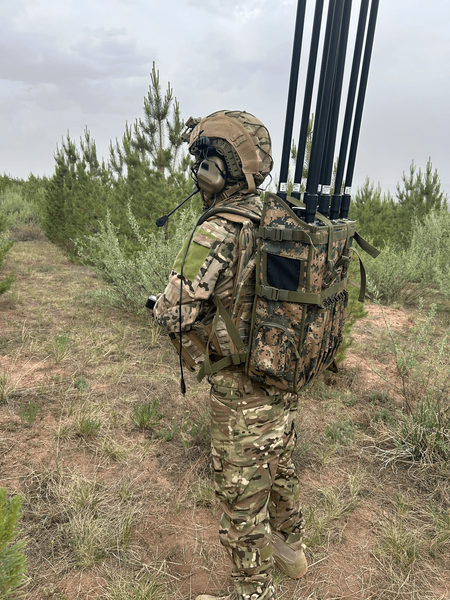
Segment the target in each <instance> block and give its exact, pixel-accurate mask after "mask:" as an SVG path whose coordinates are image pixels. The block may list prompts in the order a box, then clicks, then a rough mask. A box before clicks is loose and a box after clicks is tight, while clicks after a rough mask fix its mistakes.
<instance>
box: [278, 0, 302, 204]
mask: <svg viewBox="0 0 450 600" xmlns="http://www.w3.org/2000/svg"><path fill="white" fill-rule="evenodd" d="M305 12H306V0H298V4H297V16H296V19H295V34H294V47H293V49H292V62H291V75H290V79H289V92H288V102H287V108H286V122H285V126H284V138H283V150H282V153H281V167H280V184H279V186H278V195H279V196H280V198H282V199H283V200H286V196H287V180H288V171H289V159H290V153H291V140H292V129H293V126H294V113H295V103H296V99H297V86H298V72H299V68H300V54H301V49H302V39H303V28H304V23H305Z"/></svg>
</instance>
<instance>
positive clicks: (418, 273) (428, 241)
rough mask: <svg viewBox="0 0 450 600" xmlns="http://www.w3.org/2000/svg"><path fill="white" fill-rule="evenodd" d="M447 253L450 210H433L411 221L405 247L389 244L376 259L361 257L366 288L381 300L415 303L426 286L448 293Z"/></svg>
mask: <svg viewBox="0 0 450 600" xmlns="http://www.w3.org/2000/svg"><path fill="white" fill-rule="evenodd" d="M449 256H450V213H449V211H448V210H447V209H446V208H441V209H433V210H431V211H430V212H429V213H428V214H427V215H425V217H424V219H423V222H420V221H419V220H418V219H416V220H415V221H414V226H413V230H412V236H411V240H410V244H409V246H408V247H407V248H401V247H400V246H393V245H389V244H388V245H386V246H385V247H384V248H383V250H382V252H381V254H380V256H378V257H377V258H376V259H373V258H371V257H370V256H367V257H364V265H365V267H366V271H367V281H368V290H369V292H370V293H371V294H372V295H373V296H374V297H375V298H377V299H379V300H380V301H382V302H393V301H395V300H403V301H404V302H407V303H411V302H417V301H418V299H419V297H420V296H421V295H422V292H421V290H423V289H424V288H426V287H427V288H432V289H436V290H438V291H440V292H441V293H442V294H444V295H447V296H450V261H449V260H448V257H449ZM411 284H412V285H411Z"/></svg>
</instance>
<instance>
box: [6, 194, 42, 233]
mask: <svg viewBox="0 0 450 600" xmlns="http://www.w3.org/2000/svg"><path fill="white" fill-rule="evenodd" d="M43 194H44V191H43V190H41V191H39V193H38V195H37V196H36V198H37V199H31V198H30V197H29V196H27V195H25V193H24V192H23V190H22V189H21V188H19V187H18V186H11V187H8V188H6V189H5V190H4V191H3V192H2V193H0V213H2V214H3V215H4V216H5V217H6V224H7V227H8V229H14V228H15V227H18V226H20V225H26V224H29V223H38V224H40V223H41V222H42V201H43V200H42V198H41V196H42V197H43Z"/></svg>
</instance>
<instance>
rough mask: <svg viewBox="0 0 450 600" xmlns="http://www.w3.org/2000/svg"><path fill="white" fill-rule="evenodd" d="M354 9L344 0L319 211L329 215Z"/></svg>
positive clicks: (323, 162)
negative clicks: (351, 18)
mask: <svg viewBox="0 0 450 600" xmlns="http://www.w3.org/2000/svg"><path fill="white" fill-rule="evenodd" d="M351 10H352V0H344V6H343V12H342V20H341V35H340V38H339V48H338V54H337V58H336V71H335V75H334V82H333V95H332V101H331V108H330V114H329V117H328V129H327V137H326V144H325V155H324V159H323V161H322V169H321V175H320V186H321V188H322V189H321V192H320V195H319V208H318V210H319V212H320V213H322V214H323V215H324V216H328V212H329V209H330V191H331V189H330V186H331V177H332V174H333V162H334V149H335V146H336V136H337V128H338V122H339V110H340V106H341V96H342V84H343V81H344V67H345V58H346V55H347V45H348V34H349V29H350V15H351Z"/></svg>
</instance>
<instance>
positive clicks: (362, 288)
mask: <svg viewBox="0 0 450 600" xmlns="http://www.w3.org/2000/svg"><path fill="white" fill-rule="evenodd" d="M358 243H359V242H358ZM361 247H362V246H361ZM352 250H353V252H354V253H355V254H356V256H357V257H358V258H359V275H360V277H361V285H360V288H359V296H358V302H364V298H365V296H366V283H367V277H366V269H365V267H364V264H363V261H362V260H361V257H360V255H359V252H358V250H356V249H355V248H352ZM377 256H378V255H377Z"/></svg>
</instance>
